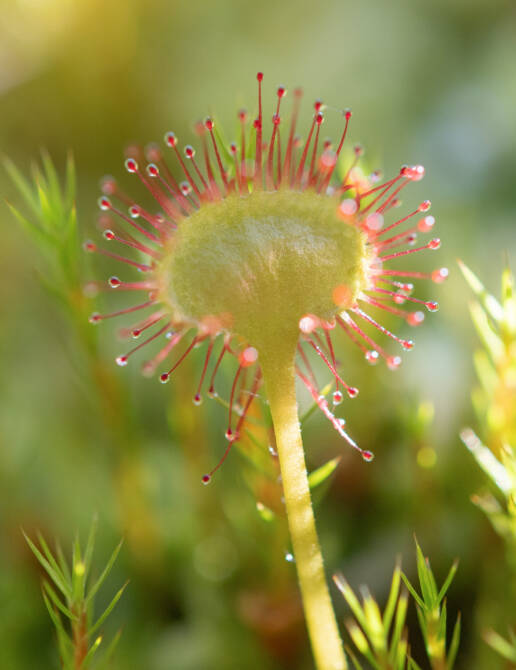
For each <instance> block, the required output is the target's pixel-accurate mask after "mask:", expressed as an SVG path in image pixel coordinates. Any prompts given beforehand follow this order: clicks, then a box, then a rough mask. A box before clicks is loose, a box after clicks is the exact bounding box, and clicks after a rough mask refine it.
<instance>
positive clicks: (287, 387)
mask: <svg viewBox="0 0 516 670" xmlns="http://www.w3.org/2000/svg"><path fill="white" fill-rule="evenodd" d="M285 354H286V355H285ZM294 354H295V346H293V347H288V346H286V347H282V351H281V352H280V351H278V349H277V345H276V348H275V349H272V350H271V348H270V347H269V348H268V350H267V349H265V350H262V351H260V360H261V365H262V370H263V375H264V379H265V384H266V388H267V397H268V400H269V406H270V410H271V414H272V421H273V424H274V432H275V435H276V447H277V451H278V456H279V462H280V467H281V477H282V482H283V491H284V495H285V505H286V509H287V517H288V525H289V529H290V537H291V540H292V547H293V550H294V557H295V561H296V567H297V574H298V579H299V585H300V588H301V596H302V599H303V608H304V612H305V619H306V624H307V628H308V634H309V636H310V641H311V644H312V650H313V654H314V657H315V664H316V667H317V669H318V670H344V669H345V668H347V663H346V658H345V656H344V651H343V649H342V642H341V639H340V634H339V630H338V627H337V622H336V619H335V614H334V612H333V607H332V603H331V599H330V594H329V591H328V585H327V582H326V576H325V574H324V566H323V559H322V554H321V548H320V546H319V539H318V537H317V531H316V528H315V519H314V513H313V509H312V501H311V497H310V488H309V486H308V477H307V472H306V464H305V457H304V451H303V442H302V439H301V430H300V426H299V416H298V411H297V400H296V388H295V371H294Z"/></svg>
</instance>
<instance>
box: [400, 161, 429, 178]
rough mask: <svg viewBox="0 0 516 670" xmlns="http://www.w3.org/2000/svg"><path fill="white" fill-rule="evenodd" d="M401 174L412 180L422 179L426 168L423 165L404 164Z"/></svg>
mask: <svg viewBox="0 0 516 670" xmlns="http://www.w3.org/2000/svg"><path fill="white" fill-rule="evenodd" d="M400 174H401V175H402V176H403V177H406V178H407V179H410V181H421V179H423V177H424V176H425V168H424V167H423V166H422V165H404V166H403V167H402V168H401V171H400Z"/></svg>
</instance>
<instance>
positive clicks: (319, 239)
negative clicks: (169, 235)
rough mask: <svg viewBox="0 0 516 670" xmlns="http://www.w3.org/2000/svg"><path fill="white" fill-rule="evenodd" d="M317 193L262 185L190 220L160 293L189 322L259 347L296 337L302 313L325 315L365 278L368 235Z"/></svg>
mask: <svg viewBox="0 0 516 670" xmlns="http://www.w3.org/2000/svg"><path fill="white" fill-rule="evenodd" d="M337 204H338V203H337V201H336V199H334V198H330V197H327V196H319V195H317V194H315V193H313V192H295V191H288V190H284V191H279V192H274V193H267V192H257V193H253V194H252V195H250V196H248V197H239V196H236V195H234V196H231V197H228V198H227V199H225V200H223V201H220V202H216V203H210V204H208V205H204V206H203V207H202V208H201V209H200V210H199V211H198V212H196V213H195V214H193V216H191V217H189V218H188V219H185V220H184V221H183V223H182V224H181V226H180V228H179V230H178V232H177V235H175V236H174V240H173V242H172V245H173V246H172V247H171V249H170V253H168V254H167V255H166V259H165V261H164V262H163V264H162V266H161V268H160V269H159V270H158V272H159V274H160V275H161V284H162V286H163V293H164V298H165V299H166V300H167V301H169V303H170V304H171V307H172V309H173V311H174V313H175V314H176V315H178V316H180V317H182V318H183V319H185V320H186V321H191V322H194V323H203V322H206V321H208V322H209V323H210V325H211V323H213V321H215V323H217V322H219V323H220V324H221V325H222V326H223V327H224V328H225V329H227V330H230V331H231V332H232V333H234V334H237V335H240V336H242V337H243V338H244V339H245V340H246V341H247V342H249V343H250V344H252V345H254V346H256V347H257V348H258V349H261V350H262V351H263V349H264V348H266V347H268V346H270V344H271V343H272V342H274V341H276V342H277V340H278V338H285V339H286V340H289V341H295V340H297V334H298V324H299V319H300V318H301V317H302V316H303V315H305V314H316V315H317V316H319V317H321V318H324V319H329V318H331V317H332V316H333V315H334V314H335V313H336V312H337V311H339V309H342V308H343V307H346V306H348V305H341V306H340V308H339V307H337V305H336V304H335V301H334V299H333V295H332V294H333V292H334V290H335V288H336V287H338V286H341V287H342V286H345V287H347V288H348V289H349V302H351V301H352V300H354V298H355V297H356V295H357V293H358V291H359V290H360V289H361V288H363V285H364V276H365V275H364V264H365V259H366V250H365V239H364V236H363V235H362V234H361V233H360V231H359V230H358V229H357V228H356V227H355V226H353V225H349V224H347V223H345V222H343V221H342V220H341V219H339V217H338V216H337V214H336V211H337Z"/></svg>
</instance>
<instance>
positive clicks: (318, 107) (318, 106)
mask: <svg viewBox="0 0 516 670" xmlns="http://www.w3.org/2000/svg"><path fill="white" fill-rule="evenodd" d="M322 106H323V101H322V100H316V101H315V102H314V109H315V111H316V113H317V112H319V111H320V110H321V107H322Z"/></svg>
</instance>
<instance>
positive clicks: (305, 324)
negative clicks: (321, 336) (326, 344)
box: [299, 314, 319, 335]
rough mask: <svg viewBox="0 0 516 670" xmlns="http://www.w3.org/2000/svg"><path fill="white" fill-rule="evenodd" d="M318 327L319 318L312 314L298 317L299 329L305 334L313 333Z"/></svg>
mask: <svg viewBox="0 0 516 670" xmlns="http://www.w3.org/2000/svg"><path fill="white" fill-rule="evenodd" d="M318 327H319V319H318V318H317V317H316V316H314V315H313V314H305V316H303V317H301V318H300V319H299V330H300V331H301V332H302V333H304V334H305V335H309V334H310V333H313V332H314V330H316V329H317V328H318Z"/></svg>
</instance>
